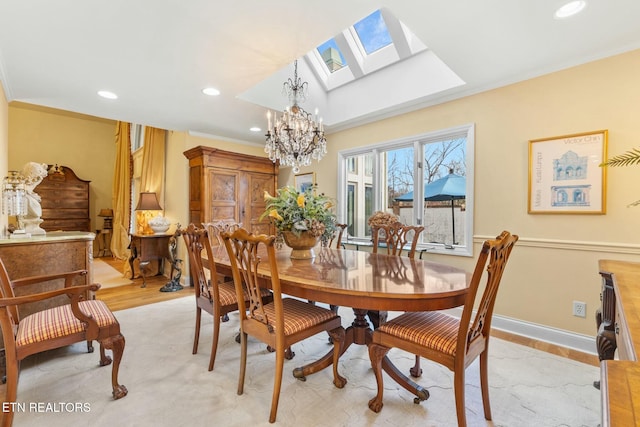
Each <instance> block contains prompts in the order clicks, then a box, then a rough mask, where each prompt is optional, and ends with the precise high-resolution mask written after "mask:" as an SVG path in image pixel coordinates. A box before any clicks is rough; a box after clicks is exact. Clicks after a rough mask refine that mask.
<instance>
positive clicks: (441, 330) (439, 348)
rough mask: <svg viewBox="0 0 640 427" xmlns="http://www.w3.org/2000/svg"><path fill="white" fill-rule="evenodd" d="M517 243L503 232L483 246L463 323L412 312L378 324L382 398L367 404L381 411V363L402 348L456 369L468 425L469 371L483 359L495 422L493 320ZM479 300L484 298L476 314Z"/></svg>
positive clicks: (487, 410) (459, 406)
mask: <svg viewBox="0 0 640 427" xmlns="http://www.w3.org/2000/svg"><path fill="white" fill-rule="evenodd" d="M517 240H518V236H517V235H512V234H511V233H509V232H508V231H503V232H502V233H501V234H500V235H499V236H498V237H496V239H494V240H487V241H485V242H484V244H483V245H482V250H481V252H480V255H479V257H478V260H477V262H476V267H475V270H474V272H473V276H472V277H471V282H470V285H469V293H468V296H467V298H466V300H465V304H464V308H463V310H462V316H461V318H460V319H458V318H456V317H453V316H451V315H449V314H445V313H443V312H439V311H434V312H408V313H404V314H401V315H400V316H398V317H396V318H394V319H392V320H390V321H388V322H386V323H384V324H382V325H380V327H379V328H378V329H376V330H375V331H374V332H373V338H372V343H371V345H370V346H369V357H370V358H371V366H372V367H373V370H374V373H375V376H376V381H377V383H378V394H377V395H376V396H375V397H374V398H373V399H371V400H370V401H369V408H370V409H371V410H372V411H374V412H380V410H381V409H382V394H383V391H384V384H383V378H382V362H383V359H384V358H385V356H386V355H387V353H388V351H389V350H390V349H391V348H398V349H401V350H404V351H407V352H411V353H414V354H417V355H420V356H422V357H425V358H427V359H430V360H433V361H434V362H437V363H440V364H442V365H444V366H446V367H447V368H449V369H450V370H451V371H453V373H454V392H455V400H456V413H457V417H458V426H460V427H462V426H466V425H467V423H466V414H465V400H464V392H465V369H466V368H467V366H469V365H470V364H471V362H473V361H474V360H475V359H476V358H477V357H478V356H479V357H480V386H481V389H482V401H483V406H484V417H485V418H486V419H487V420H490V419H491V407H490V404H489V384H488V379H487V370H488V361H489V358H488V349H489V338H490V330H491V319H492V315H493V307H494V304H495V301H496V296H497V294H498V287H499V285H500V281H501V279H502V273H503V272H504V269H505V267H506V265H507V260H508V259H509V255H510V254H511V250H512V249H513V246H514V244H515V243H516V241H517ZM487 262H488V264H487ZM485 266H486V273H487V274H486V276H487V281H486V285H485V288H484V291H483V292H482V293H481V294H479V292H478V291H479V288H480V283H481V278H482V277H483V274H484V271H485ZM478 296H480V299H479V303H478V305H477V311H476V313H475V315H474V313H473V310H474V306H475V303H476V299H477V297H478ZM472 317H473V321H472ZM421 399H423V398H422V397H420V396H418V397H416V398H415V399H414V402H415V403H419V402H420V400H421Z"/></svg>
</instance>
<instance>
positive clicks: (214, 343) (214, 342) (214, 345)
mask: <svg viewBox="0 0 640 427" xmlns="http://www.w3.org/2000/svg"><path fill="white" fill-rule="evenodd" d="M220 320H221V319H220V316H213V337H212V339H211V355H210V356H209V371H213V364H214V363H215V362H216V352H217V351H218V338H219V337H220Z"/></svg>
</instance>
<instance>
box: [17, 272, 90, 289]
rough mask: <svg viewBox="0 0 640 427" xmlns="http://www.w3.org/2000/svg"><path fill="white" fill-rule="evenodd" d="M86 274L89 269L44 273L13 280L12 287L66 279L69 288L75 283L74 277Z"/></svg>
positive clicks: (66, 285) (65, 283)
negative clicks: (73, 281)
mask: <svg viewBox="0 0 640 427" xmlns="http://www.w3.org/2000/svg"><path fill="white" fill-rule="evenodd" d="M86 274H87V270H76V271H69V272H67V273H57V274H43V275H40V276H30V277H23V278H21V279H16V280H12V281H11V287H12V288H14V289H15V288H16V287H20V286H26V285H33V284H34V283H42V282H47V281H49V280H55V279H64V286H65V288H68V287H71V286H72V285H73V283H72V280H73V279H75V278H76V277H79V276H85V275H86Z"/></svg>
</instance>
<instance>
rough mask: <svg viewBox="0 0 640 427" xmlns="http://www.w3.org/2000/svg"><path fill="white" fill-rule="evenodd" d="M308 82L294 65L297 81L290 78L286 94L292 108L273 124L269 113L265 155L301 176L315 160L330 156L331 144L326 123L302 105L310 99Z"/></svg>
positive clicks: (296, 62) (285, 89)
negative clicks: (304, 167)
mask: <svg viewBox="0 0 640 427" xmlns="http://www.w3.org/2000/svg"><path fill="white" fill-rule="evenodd" d="M307 86H308V84H307V82H302V79H301V78H299V77H298V61H297V60H296V61H295V62H294V73H293V80H292V79H291V78H289V79H288V80H287V81H286V82H285V83H284V85H283V87H282V91H283V92H286V93H287V94H288V96H289V101H290V102H291V104H292V105H291V106H290V107H287V108H286V109H285V111H284V113H283V114H282V117H280V118H278V117H277V115H276V114H274V117H273V123H272V121H271V111H269V112H267V122H268V129H267V134H266V137H267V144H266V146H265V148H264V151H265V152H266V153H267V154H268V155H269V159H271V161H273V162H274V163H275V162H276V161H277V160H279V161H280V164H281V165H285V166H292V167H293V172H294V173H298V172H300V166H309V165H310V164H311V159H317V160H320V159H322V157H324V155H325V154H327V141H326V139H325V138H324V127H323V125H322V119H320V120H318V111H317V110H316V113H315V115H314V116H312V115H311V114H310V113H307V112H306V111H305V110H304V109H303V108H302V107H300V105H298V103H302V102H304V100H305V98H306V94H305V92H306V90H307Z"/></svg>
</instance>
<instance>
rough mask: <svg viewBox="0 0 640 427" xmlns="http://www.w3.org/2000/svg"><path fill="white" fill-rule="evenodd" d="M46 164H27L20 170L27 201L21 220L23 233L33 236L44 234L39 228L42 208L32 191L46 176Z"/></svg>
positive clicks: (38, 198) (37, 197) (37, 196)
mask: <svg viewBox="0 0 640 427" xmlns="http://www.w3.org/2000/svg"><path fill="white" fill-rule="evenodd" d="M47 174H48V171H47V164H46V163H36V162H29V163H27V164H26V165H24V167H23V168H22V176H23V177H24V179H25V189H26V199H27V215H26V216H25V217H24V218H23V222H24V226H25V231H26V232H27V233H31V234H32V235H34V234H46V232H45V231H44V230H43V229H42V228H40V224H41V223H42V219H40V217H41V216H42V206H41V205H40V200H41V199H40V196H39V195H38V194H37V193H35V192H34V191H33V190H34V188H36V187H37V185H38V184H40V183H41V182H42V180H43V179H44V178H45V177H46V176H47Z"/></svg>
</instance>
